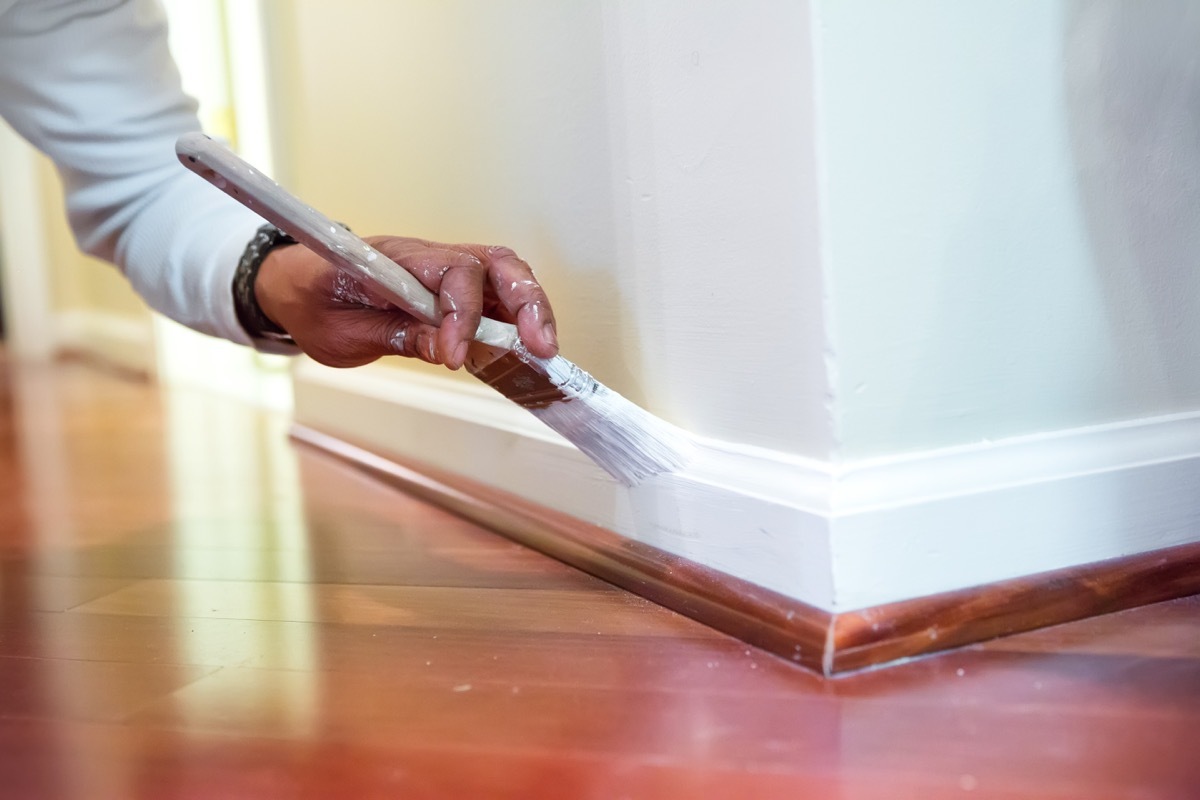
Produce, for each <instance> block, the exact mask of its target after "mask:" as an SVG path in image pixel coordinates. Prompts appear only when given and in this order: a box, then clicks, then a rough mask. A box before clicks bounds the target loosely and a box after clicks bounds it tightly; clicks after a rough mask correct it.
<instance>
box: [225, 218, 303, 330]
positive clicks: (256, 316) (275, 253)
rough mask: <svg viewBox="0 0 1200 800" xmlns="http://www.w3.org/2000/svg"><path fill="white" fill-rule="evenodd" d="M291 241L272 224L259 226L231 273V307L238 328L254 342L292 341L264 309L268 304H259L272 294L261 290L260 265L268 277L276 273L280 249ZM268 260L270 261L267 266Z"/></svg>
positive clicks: (283, 248)
mask: <svg viewBox="0 0 1200 800" xmlns="http://www.w3.org/2000/svg"><path fill="white" fill-rule="evenodd" d="M295 241H296V240H295V239H293V238H292V237H290V236H288V235H287V234H285V233H283V232H282V231H280V230H279V229H278V228H276V227H275V226H273V225H264V226H262V227H261V228H259V229H258V231H257V232H256V233H255V235H254V238H253V239H251V240H250V242H249V244H247V245H246V249H245V251H244V252H243V254H242V258H241V260H240V261H239V262H238V266H237V270H236V271H235V272H234V277H233V302H234V310H235V311H236V313H237V318H238V322H239V323H240V324H241V326H242V329H243V330H244V331H245V332H246V335H247V336H249V337H250V338H251V339H252V340H254V341H255V343H256V344H257V343H260V342H264V341H266V342H275V343H284V344H294V343H295V342H294V341H293V340H292V338H291V337H290V336H289V335H288V334H287V331H286V330H285V329H284V328H283V326H282V325H280V324H279V323H278V321H277V318H276V317H275V316H273V315H272V314H271V313H270V312H269V311H268V309H269V308H270V304H269V303H268V305H267V306H264V305H263V304H262V301H263V300H264V299H269V298H270V297H271V296H272V293H271V292H270V291H269V290H264V287H263V286H262V285H261V283H262V282H261V280H260V279H261V277H262V271H263V268H264V266H266V268H267V274H268V276H270V275H273V274H277V273H279V272H280V269H279V264H278V258H279V256H280V255H281V253H282V252H283V251H284V250H286V249H290V246H291V245H293V244H295ZM268 261H270V262H271V263H270V264H269V265H268V263H267V262H268Z"/></svg>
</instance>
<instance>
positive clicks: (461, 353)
mask: <svg viewBox="0 0 1200 800" xmlns="http://www.w3.org/2000/svg"><path fill="white" fill-rule="evenodd" d="M465 363H467V342H459V343H458V347H456V348H454V366H453V369H458V368H459V367H461V366H462V365H463V364H465Z"/></svg>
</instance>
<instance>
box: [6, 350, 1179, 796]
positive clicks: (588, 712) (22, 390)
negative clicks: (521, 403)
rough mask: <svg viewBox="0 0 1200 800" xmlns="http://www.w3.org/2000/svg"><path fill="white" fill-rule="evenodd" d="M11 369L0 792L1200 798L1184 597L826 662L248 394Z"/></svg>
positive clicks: (76, 370)
mask: <svg viewBox="0 0 1200 800" xmlns="http://www.w3.org/2000/svg"><path fill="white" fill-rule="evenodd" d="M2 380H3V386H2V389H0V493H2V495H3V504H2V506H0V603H2V606H0V611H2V618H0V797H4V798H81V799H82V798H86V799H87V800H96V799H97V798H100V799H103V798H275V797H313V798H335V797H337V798H340V797H379V798H383V797H387V798H391V797H404V798H423V797H430V798H435V797H452V798H453V797H463V798H484V797H503V798H543V797H544V798H576V797H578V798H623V797H628V798H700V797H729V798H809V797H811V798H843V797H844V798H886V799H887V800H895V799H896V798H921V799H922V800H924V799H926V798H942V797H1055V798H1076V797H1078V798H1090V799H1092V798H1118V797H1127V798H1160V797H1161V798H1197V797H1200V745H1198V744H1197V742H1198V741H1200V601H1198V600H1197V599H1195V598H1192V599H1186V600H1181V601H1175V602H1171V603H1164V604H1161V605H1158V606H1153V607H1147V608H1144V609H1138V610H1134V611H1130V612H1124V613H1121V614H1116V615H1112V616H1109V617H1102V618H1096V619H1093V620H1088V621H1085V622H1081V623H1074V624H1071V625H1065V626H1061V627H1058V628H1053V629H1047V630H1044V631H1039V632H1036V633H1032V634H1026V635H1022V636H1017V637H1012V638H1010V639H1007V640H1002V641H997V642H993V643H989V644H987V645H982V646H976V647H972V648H969V649H966V650H960V651H956V652H951V653H948V654H945V655H941V656H937V657H932V658H927V659H924V660H920V661H915V662H911V663H908V664H903V665H900V666H896V667H892V668H889V669H884V670H878V671H875V672H869V673H863V674H858V675H852V676H849V677H845V678H840V679H837V680H833V681H825V680H822V679H820V678H817V677H815V676H814V675H812V674H811V673H808V672H805V671H802V670H800V669H797V668H795V667H793V666H792V665H790V664H788V663H785V662H783V661H781V660H778V659H776V658H774V657H771V656H766V655H763V654H760V653H759V652H757V651H754V650H752V649H750V648H748V647H746V646H745V645H743V644H741V643H739V642H738V641H736V640H733V639H730V638H728V637H726V636H723V635H720V634H717V633H715V632H713V631H711V630H709V629H707V628H705V627H703V626H701V625H699V624H697V623H695V622H692V621H690V620H688V619H685V618H683V617H680V616H678V615H676V614H674V613H671V612H668V611H665V610H663V609H661V608H659V607H657V606H654V605H652V604H650V603H648V602H646V601H643V600H641V599H639V598H637V597H634V596H632V595H629V594H627V593H625V592H622V591H619V590H616V589H613V588H611V587H609V586H607V585H605V584H603V583H601V582H599V581H597V580H595V579H592V578H590V577H588V576H586V575H583V574H581V573H578V572H575V571H573V570H572V569H570V568H567V567H565V566H562V565H560V564H558V563H557V562H554V561H551V560H549V559H547V558H546V557H543V556H541V555H539V554H537V553H534V552H532V551H528V550H525V549H522V548H521V547H519V546H517V545H514V544H511V543H509V542H507V541H505V540H503V539H500V538H498V537H496V536H493V535H491V534H489V533H488V532H486V531H483V530H480V529H478V528H476V527H474V526H472V525H470V524H468V523H465V522H462V521H460V520H458V519H456V518H454V517H451V516H448V515H447V514H445V513H444V512H441V511H438V510H435V509H432V508H429V507H426V506H423V505H422V504H420V503H418V502H416V501H414V500H411V499H407V498H405V497H403V496H398V495H396V494H394V493H392V492H391V491H388V490H385V489H382V488H381V487H379V486H377V485H374V484H372V483H371V482H369V481H368V480H367V479H365V478H362V477H360V476H359V475H357V474H356V473H354V472H353V471H351V470H349V469H347V468H345V467H342V466H340V465H338V464H336V463H333V462H332V461H329V460H326V459H325V458H324V457H322V456H320V455H318V454H316V453H313V452H304V451H296V450H294V449H293V448H292V447H291V446H290V445H289V444H288V442H287V440H286V436H285V433H286V428H285V422H284V421H283V420H281V419H278V418H274V417H271V416H269V415H263V414H259V413H256V412H253V411H251V410H249V409H247V408H245V407H243V406H241V405H239V404H237V403H236V402H233V401H229V400H223V399H220V398H215V397H210V396H206V395H204V394H202V393H198V392H175V393H171V394H160V393H159V392H158V391H157V390H155V389H154V388H153V387H151V386H148V385H145V384H138V383H132V382H128V381H124V380H121V379H119V378H116V377H113V376H110V375H106V374H104V373H102V372H98V371H95V370H94V369H92V368H89V367H87V366H82V365H62V366H57V367H54V368H49V369H40V370H38V369H23V370H17V369H13V368H12V367H9V368H8V372H7V376H6V377H3V379H2Z"/></svg>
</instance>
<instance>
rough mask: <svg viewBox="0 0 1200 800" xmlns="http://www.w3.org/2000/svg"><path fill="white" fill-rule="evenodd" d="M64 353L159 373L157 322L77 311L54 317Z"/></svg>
mask: <svg viewBox="0 0 1200 800" xmlns="http://www.w3.org/2000/svg"><path fill="white" fill-rule="evenodd" d="M54 328H55V333H54V338H55V346H56V349H57V350H58V351H60V352H73V353H82V354H84V355H87V356H90V357H93V358H97V359H100V360H102V361H105V362H107V363H109V364H112V365H114V366H117V367H120V368H122V369H127V370H131V371H133V372H140V373H143V374H145V375H154V374H155V350H154V323H153V320H152V318H151V316H150V315H149V314H146V315H145V316H144V317H128V316H123V315H120V314H111V313H107V312H104V311H94V310H82V309H74V310H70V311H60V312H58V313H57V314H55V315H54Z"/></svg>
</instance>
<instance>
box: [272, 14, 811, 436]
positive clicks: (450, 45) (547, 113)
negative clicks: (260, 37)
mask: <svg viewBox="0 0 1200 800" xmlns="http://www.w3.org/2000/svg"><path fill="white" fill-rule="evenodd" d="M270 10H271V14H272V21H271V25H270V26H269V28H270V30H271V31H272V33H273V35H274V42H273V50H274V56H275V65H274V73H275V86H276V97H277V98H278V108H277V109H276V116H275V119H276V135H277V139H278V161H277V173H278V175H279V177H280V178H281V180H282V181H283V182H284V183H285V184H286V185H288V186H289V187H290V188H292V189H293V190H295V191H296V192H297V193H298V194H299V195H300V196H301V197H303V198H305V199H306V200H308V201H309V202H311V203H312V204H314V205H315V206H317V207H319V208H321V209H322V210H323V211H325V212H326V213H328V214H329V215H330V216H333V217H335V218H337V219H341V220H343V221H345V222H346V223H347V224H349V225H351V227H353V228H354V229H355V230H357V231H359V232H360V233H402V234H409V235H417V236H422V237H426V238H432V239H441V240H448V241H462V240H475V241H482V242H486V243H503V244H508V245H510V246H512V247H513V248H515V249H516V250H517V251H518V252H520V253H521V254H522V255H524V256H525V258H527V259H528V260H529V261H530V262H531V263H532V264H533V265H534V268H535V270H537V272H538V275H539V276H540V278H541V279H542V281H543V282H544V283H545V285H546V286H547V288H548V290H549V292H550V294H551V297H552V299H553V301H554V303H555V307H556V310H557V312H558V316H559V318H560V323H561V325H560V327H561V336H560V339H561V341H562V342H563V345H564V352H565V354H566V355H567V356H568V357H569V358H571V359H572V360H573V361H576V362H577V363H579V364H580V365H581V366H583V367H584V368H586V369H588V370H589V371H591V372H593V373H594V374H595V375H596V376H597V377H598V378H599V379H600V380H602V381H603V382H604V383H606V384H608V385H609V386H612V387H613V388H616V389H617V390H618V391H620V392H622V393H623V394H626V395H627V396H629V397H631V398H632V399H634V400H636V401H637V402H639V403H642V404H643V405H645V406H647V407H648V408H650V409H651V410H652V411H654V412H655V413H657V414H659V415H661V416H664V417H667V418H669V419H671V420H672V421H675V422H677V423H679V424H681V425H682V426H684V427H685V428H687V429H688V430H690V431H693V432H695V433H698V434H702V435H708V436H712V437H715V438H718V439H723V440H727V441H733V442H742V443H748V444H754V445H761V446H766V447H771V448H777V449H781V450H785V451H790V452H798V453H802V454H808V455H817V456H821V455H824V454H826V453H827V452H828V451H829V448H830V446H831V434H830V423H829V415H828V412H827V409H826V407H825V400H826V386H827V377H826V372H825V363H824V356H823V333H822V291H821V270H820V266H819V263H818V260H817V252H818V242H817V236H816V233H815V221H816V214H815V208H814V207H812V204H813V203H815V191H812V190H811V186H812V185H813V184H814V183H815V178H814V170H813V168H812V166H811V164H812V141H811V138H810V132H811V130H812V125H811V123H810V121H809V113H810V101H811V98H810V97H809V94H808V91H809V77H810V76H809V66H808V64H809V51H808V47H807V44H808V28H807V25H808V15H807V8H806V6H805V4H803V3H793V2H782V1H769V0H760V1H759V2H751V3H747V4H732V3H731V4H722V3H706V4H701V5H695V4H693V3H685V2H667V3H656V4H653V7H651V6H648V5H647V4H644V3H641V2H628V3H622V2H612V3H578V2H561V0H503V1H502V2H473V1H472V0H437V2H433V1H432V0H408V1H405V2H397V1H396V0H349V1H348V2H340V3H329V2H321V1H318V0H299V1H298V2H276V3H273V4H271V6H270ZM431 374H440V373H431Z"/></svg>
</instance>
